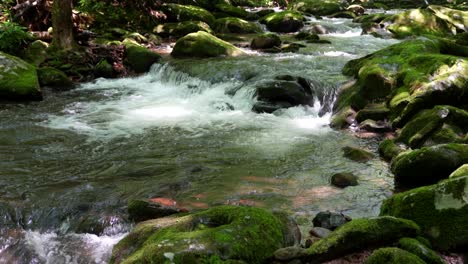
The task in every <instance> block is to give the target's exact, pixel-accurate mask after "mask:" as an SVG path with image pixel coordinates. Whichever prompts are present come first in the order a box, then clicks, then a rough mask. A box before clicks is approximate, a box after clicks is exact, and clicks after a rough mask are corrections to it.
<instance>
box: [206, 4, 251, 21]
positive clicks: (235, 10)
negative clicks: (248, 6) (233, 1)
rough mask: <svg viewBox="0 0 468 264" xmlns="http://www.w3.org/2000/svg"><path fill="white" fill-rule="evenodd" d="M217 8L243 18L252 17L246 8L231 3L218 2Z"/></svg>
mask: <svg viewBox="0 0 468 264" xmlns="http://www.w3.org/2000/svg"><path fill="white" fill-rule="evenodd" d="M215 9H216V10H217V11H219V12H222V13H225V14H227V15H229V16H230V17H238V18H242V19H247V18H249V17H250V13H249V12H247V11H245V9H243V8H240V7H237V6H232V5H230V4H224V3H223V4H217V5H216V6H215Z"/></svg>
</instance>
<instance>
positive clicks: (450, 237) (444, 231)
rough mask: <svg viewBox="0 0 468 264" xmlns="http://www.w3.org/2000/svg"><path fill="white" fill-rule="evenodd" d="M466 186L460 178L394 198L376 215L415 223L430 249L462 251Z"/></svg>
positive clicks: (467, 225) (467, 232)
mask: <svg viewBox="0 0 468 264" xmlns="http://www.w3.org/2000/svg"><path fill="white" fill-rule="evenodd" d="M426 165H427V164H426ZM467 186H468V176H464V177H458V178H453V179H448V180H444V181H442V182H440V183H438V184H435V185H430V186H425V187H420V188H417V189H412V190H409V191H406V192H402V193H398V194H394V195H393V196H392V197H390V198H388V199H387V200H385V201H384V202H383V204H382V207H381V209H380V215H392V216H395V217H403V218H405V219H409V220H412V221H414V222H416V224H418V225H419V226H420V227H421V229H422V232H423V234H424V236H425V237H426V238H429V240H430V241H431V244H432V245H433V246H434V248H437V249H442V250H449V249H456V248H459V249H463V248H466V245H467V244H466V243H467V238H468V222H467V221H466V216H467V215H468V199H467V195H468V194H467V193H468V192H467Z"/></svg>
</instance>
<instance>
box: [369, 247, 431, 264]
mask: <svg viewBox="0 0 468 264" xmlns="http://www.w3.org/2000/svg"><path fill="white" fill-rule="evenodd" d="M383 263H385V264H403V263H408V264H409V263H411V264H425V263H426V262H424V261H423V260H422V259H420V258H419V257H418V256H416V255H414V254H412V253H410V252H408V251H405V250H403V249H400V248H392V247H390V248H379V249H377V250H376V251H374V252H373V253H372V255H370V257H369V258H368V259H367V261H366V264H383Z"/></svg>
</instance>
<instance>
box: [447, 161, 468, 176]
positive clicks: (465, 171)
mask: <svg viewBox="0 0 468 264" xmlns="http://www.w3.org/2000/svg"><path fill="white" fill-rule="evenodd" d="M463 176H468V164H463V165H461V166H460V167H459V168H458V169H456V170H455V171H454V172H452V173H451V174H450V176H449V178H457V177H463Z"/></svg>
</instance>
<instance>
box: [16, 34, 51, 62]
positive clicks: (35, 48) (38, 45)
mask: <svg viewBox="0 0 468 264" xmlns="http://www.w3.org/2000/svg"><path fill="white" fill-rule="evenodd" d="M48 48H49V43H47V42H44V41H42V40H36V41H34V42H33V43H31V45H29V47H28V48H27V49H26V50H25V51H24V55H23V56H22V57H23V59H24V60H25V61H27V62H29V63H31V64H33V65H35V66H39V65H40V64H41V63H43V62H44V61H45V60H46V59H47V49H48Z"/></svg>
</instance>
